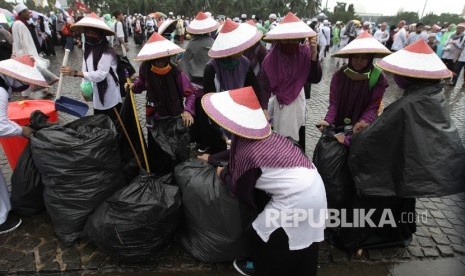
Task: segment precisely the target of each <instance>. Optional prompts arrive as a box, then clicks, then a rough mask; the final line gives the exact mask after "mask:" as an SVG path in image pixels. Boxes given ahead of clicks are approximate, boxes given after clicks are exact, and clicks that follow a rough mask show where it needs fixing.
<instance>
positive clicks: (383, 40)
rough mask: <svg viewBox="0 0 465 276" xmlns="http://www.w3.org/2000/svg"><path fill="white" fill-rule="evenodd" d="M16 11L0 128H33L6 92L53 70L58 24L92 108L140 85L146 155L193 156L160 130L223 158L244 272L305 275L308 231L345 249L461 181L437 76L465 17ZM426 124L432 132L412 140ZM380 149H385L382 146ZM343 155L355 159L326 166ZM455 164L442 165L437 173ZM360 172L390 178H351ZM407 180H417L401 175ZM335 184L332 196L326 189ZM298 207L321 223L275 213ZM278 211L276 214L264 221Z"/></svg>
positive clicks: (208, 157) (10, 220)
mask: <svg viewBox="0 0 465 276" xmlns="http://www.w3.org/2000/svg"><path fill="white" fill-rule="evenodd" d="M15 11H16V13H17V18H16V20H15V22H14V24H13V26H12V28H11V31H12V40H11V39H9V40H8V41H9V43H11V42H12V53H11V55H9V56H8V55H6V56H4V60H3V61H0V81H1V82H0V96H1V98H0V126H1V127H0V136H2V137H6V136H13V135H23V136H25V137H28V136H30V135H34V134H32V130H31V129H30V128H29V127H20V126H18V125H17V124H16V123H14V122H12V121H10V120H8V118H7V116H6V108H7V105H8V98H9V97H10V96H11V93H12V92H13V91H24V90H26V89H27V87H28V86H30V87H31V88H29V89H30V90H31V93H37V91H42V90H43V89H46V87H48V86H49V85H52V84H53V83H54V82H56V79H55V78H54V77H53V76H54V75H53V74H52V75H53V76H50V75H47V72H46V67H47V66H46V65H42V66H39V65H38V64H39V63H40V62H41V60H43V57H42V56H43V55H55V51H54V46H55V45H59V44H60V43H59V42H58V41H59V40H60V38H61V39H62V42H61V45H62V46H63V47H66V48H68V49H71V48H72V47H73V45H75V44H78V45H80V47H81V48H82V49H83V60H82V66H81V67H80V68H79V69H75V68H72V67H68V66H62V67H61V70H60V73H61V74H63V75H66V76H71V77H76V78H82V83H83V84H84V83H86V85H87V86H89V87H91V93H90V94H91V100H92V104H93V107H94V109H93V110H94V114H95V115H97V114H104V115H107V116H108V117H110V118H111V119H112V121H114V122H115V124H117V113H118V112H119V111H120V110H121V106H122V103H123V102H124V100H125V98H126V95H127V94H126V93H130V92H134V93H136V94H140V93H142V92H144V91H146V112H145V115H146V126H145V127H146V128H147V132H148V138H147V147H148V151H147V152H148V157H149V158H148V163H149V167H148V168H147V170H149V171H150V172H152V173H154V174H156V175H160V176H162V175H165V174H168V173H172V172H173V170H174V168H175V167H176V166H177V165H178V164H180V163H182V162H184V161H186V160H187V159H188V156H189V153H187V154H185V152H182V153H180V152H179V151H177V152H176V154H175V156H174V157H173V155H170V153H169V152H167V150H166V144H163V143H162V142H161V140H160V139H161V138H160V135H163V136H164V137H165V138H166V137H168V138H166V139H168V140H170V139H171V140H170V141H172V143H178V144H177V147H178V148H181V149H183V150H182V151H185V149H188V148H189V144H191V143H192V144H195V145H196V148H195V150H196V152H197V155H198V158H199V159H201V160H204V161H206V162H209V163H211V164H214V165H215V166H218V164H222V165H220V166H218V167H217V169H216V172H217V176H218V177H219V178H220V179H221V181H222V183H224V185H225V186H226V187H228V189H229V191H230V193H231V194H232V195H234V196H235V197H237V198H238V199H240V200H243V201H244V202H246V203H247V205H248V206H249V208H251V209H253V210H254V211H255V212H256V214H257V216H256V218H255V219H254V221H253V223H251V225H250V227H249V229H250V231H248V232H247V233H245V234H244V235H247V236H248V237H249V240H250V244H249V245H250V247H252V249H251V251H250V252H252V253H251V255H250V256H236V257H237V259H236V260H235V261H234V267H235V268H236V269H237V270H238V271H239V272H240V273H241V274H242V275H316V273H317V262H318V244H319V243H320V242H321V241H323V240H325V239H326V240H327V241H328V242H330V243H334V244H335V245H336V246H338V247H341V248H343V249H345V250H348V251H350V252H351V253H354V254H356V255H363V250H364V249H366V248H374V247H375V248H376V247H386V246H406V245H408V244H409V243H410V242H411V241H412V235H413V233H415V230H416V228H415V222H412V221H402V220H401V219H400V218H401V216H403V214H412V215H415V198H416V197H421V196H442V195H446V194H444V193H445V192H446V191H447V193H448V194H451V193H457V192H460V191H463V182H464V181H465V175H464V173H463V172H465V167H464V166H465V162H464V161H465V150H464V147H463V144H462V143H461V142H460V138H459V136H458V132H457V130H456V129H455V127H454V124H453V123H452V122H451V120H450V117H449V115H448V113H447V110H446V108H445V107H444V106H443V99H444V94H443V91H442V88H443V86H444V85H448V86H455V84H456V82H457V78H458V76H459V74H460V71H461V69H462V68H463V67H464V65H465V50H464V48H465V47H464V45H465V41H464V39H463V37H464V29H465V23H463V22H458V24H457V25H455V24H450V25H448V26H447V27H445V28H446V29H447V31H441V30H442V28H441V27H439V26H437V25H434V26H432V27H429V26H424V24H422V23H420V22H417V23H416V24H411V25H407V24H406V22H405V21H400V22H399V23H398V25H397V26H391V27H390V28H389V29H388V24H387V23H386V22H384V23H381V24H379V25H377V26H376V27H375V28H372V26H371V24H370V23H368V22H365V23H361V22H360V21H357V20H351V21H350V22H348V23H347V24H343V23H342V22H340V21H338V22H336V23H335V24H334V26H331V23H330V22H329V21H328V20H321V22H320V21H318V20H317V19H316V18H314V19H310V20H308V21H307V22H304V21H303V20H301V19H299V18H298V17H297V16H296V15H294V14H292V13H288V14H287V15H286V16H284V17H283V18H278V17H277V16H276V14H270V15H269V18H268V20H266V21H263V20H260V18H258V17H257V16H255V15H252V16H251V18H250V19H249V18H248V16H247V15H246V14H242V15H241V16H240V17H237V18H233V19H230V18H227V17H224V16H219V17H217V18H216V19H215V17H214V16H212V15H211V14H209V13H204V12H199V13H198V14H197V15H196V17H194V18H185V17H183V16H177V17H174V15H173V14H172V13H169V14H168V15H165V14H163V13H160V12H157V13H152V14H149V15H147V16H142V15H141V14H134V15H123V13H122V12H120V11H115V12H114V13H113V14H112V15H104V16H102V17H100V16H98V15H97V14H95V13H91V14H89V15H87V16H85V17H84V16H83V17H81V18H76V22H74V21H75V20H74V19H72V18H67V19H64V18H63V14H60V15H58V16H55V15H54V14H51V15H50V17H49V18H45V17H42V16H39V17H38V18H37V20H36V22H35V23H32V24H31V23H30V21H29V20H30V13H29V10H28V9H27V7H26V6H25V5H24V4H19V5H17V6H16V7H15ZM278 21H279V22H278ZM60 22H61V24H62V25H63V26H61V27H60ZM0 34H2V35H4V31H2V32H1V33H0ZM6 36H7V35H6ZM131 36H132V37H133V39H134V42H135V44H138V45H143V47H142V48H141V50H140V52H139V53H138V54H137V56H136V60H137V61H140V62H141V64H140V66H139V70H138V76H133V77H132V80H133V81H132V83H126V81H125V80H124V79H122V77H121V76H120V75H118V66H119V60H120V58H121V57H124V56H126V53H127V51H129V47H128V43H130V42H129V38H130V37H131ZM63 38H64V40H63ZM331 45H332V46H333V47H332V48H331V49H330V46H331ZM184 48H185V49H184ZM42 54H43V55H42ZM328 54H334V57H335V58H338V59H339V58H340V59H342V61H343V62H342V66H341V67H339V66H338V69H337V71H336V72H335V73H334V75H333V76H332V78H331V83H330V85H329V90H330V91H329V105H328V112H327V114H326V116H325V117H324V118H321V121H320V122H319V123H318V124H317V127H318V128H319V130H320V131H321V132H322V134H323V136H322V138H321V139H320V141H319V142H318V144H317V148H316V149H315V152H318V153H319V156H318V158H317V157H315V160H314V162H312V159H311V158H309V157H308V156H307V155H306V154H305V149H306V143H305V139H306V135H305V133H306V131H305V125H306V121H307V111H306V108H307V105H306V99H308V98H309V97H310V91H311V85H312V84H317V83H320V82H321V79H322V74H323V73H322V68H321V62H322V61H323V60H324V58H325V57H326V56H327V55H328ZM420 59H425V60H427V62H421V61H420ZM334 61H335V62H336V60H334ZM338 62H339V61H338ZM34 63H35V64H36V66H34ZM13 65H14V66H13ZM41 68H42V69H41ZM385 72H388V73H392V74H393V75H394V80H395V82H396V84H397V85H398V86H399V87H401V88H402V89H405V92H404V95H403V97H402V98H401V99H399V100H398V101H397V102H395V103H394V104H392V105H391V106H389V107H388V108H386V109H384V110H383V107H382V105H381V101H382V99H383V95H384V93H385V91H386V88H387V87H388V85H389V84H388V78H387V77H386V75H385ZM48 73H50V72H48ZM50 74H51V73H50ZM443 80H445V81H443ZM81 86H83V85H81ZM121 87H124V89H120V88H121ZM45 91H46V90H45ZM121 91H123V92H121ZM310 108H312V107H310ZM430 110H435V112H429V111H430ZM399 114H401V115H399ZM399 116H400V117H401V118H399ZM425 122H434V123H425ZM392 132H395V134H392V135H391V136H390V135H389V133H392ZM179 137H183V138H182V139H180V138H179ZM186 137H187V139H185V138H186ZM323 137H325V138H323ZM328 137H329V138H328ZM425 137H428V139H430V141H434V142H432V143H431V144H429V145H428V146H426V147H422V146H420V145H421V144H423V143H424V141H423V139H425ZM173 141H175V142H173ZM327 141H329V142H330V143H328V144H325V143H326V142H327ZM457 141H458V142H457ZM413 145H415V146H413ZM441 145H448V149H447V150H444V149H443V148H442V146H441ZM386 148H387V149H389V151H388V152H387V153H386V154H377V153H378V152H382V151H383V149H386ZM334 150H336V151H339V152H345V154H343V155H341V156H339V157H338V158H340V160H339V161H340V162H339V163H340V165H337V166H335V165H334V163H335V162H326V163H325V162H323V161H322V160H324V158H322V156H323V157H324V156H328V155H329V154H330V151H334ZM438 152H441V153H442V154H437V153H438ZM399 160H400V161H399ZM431 160H434V163H435V164H436V165H432V164H431V163H432V161H431ZM330 161H334V160H330ZM224 164H227V165H224ZM373 164H375V165H373ZM382 166H384V167H382ZM343 167H350V173H348V174H346V176H344V177H345V179H342V180H337V181H335V182H334V181H332V179H334V175H335V174H339V171H340V170H342V169H343ZM374 167H376V169H373V168H374ZM328 171H329V173H325V172H328ZM450 171H454V172H455V174H454V175H453V177H452V176H451V175H446V174H447V172H450ZM460 172H462V173H460ZM380 174H382V176H380ZM428 176H429V177H428ZM380 178H382V179H380ZM367 179H369V181H372V182H370V183H376V185H378V186H379V187H383V188H384V189H385V190H386V191H385V192H384V193H378V194H376V193H374V194H370V191H371V190H369V189H367V190H360V183H363V182H364V181H367ZM0 181H2V183H1V185H0V193H1V194H0V199H1V202H0V233H6V232H9V231H12V230H14V229H15V228H17V227H18V226H19V225H20V224H21V220H20V219H19V218H18V217H17V216H15V215H14V213H13V212H9V211H10V209H11V206H10V205H9V199H8V191H7V188H6V185H5V183H4V180H3V177H1V178H0ZM341 181H342V182H341ZM421 181H423V182H421ZM418 182H421V183H422V185H418V187H421V188H418V187H417V188H412V187H414V186H415V185H413V184H412V183H418ZM332 185H334V186H338V185H339V186H342V185H345V186H344V187H341V189H342V190H343V191H344V194H343V195H340V194H334V188H335V187H333V186H332ZM407 187H408V188H410V189H409V190H408V191H407V192H405V193H402V192H400V191H403V189H407ZM429 187H434V188H432V189H428V188H429ZM438 187H445V188H444V189H440V188H438ZM457 187H458V188H457ZM357 189H359V190H357ZM431 191H437V192H436V194H431ZM363 194H368V195H371V196H372V197H363V196H362V195H363ZM337 196H342V197H343V200H338V201H337V200H333V199H334V198H336V197H337ZM373 196H374V197H373ZM328 209H337V210H343V209H346V210H356V209H357V210H360V209H364V210H369V209H375V210H376V214H377V219H378V220H379V219H380V218H379V217H380V216H381V215H380V214H378V213H381V212H383V210H390V211H391V212H392V213H393V216H394V217H395V218H396V223H398V225H395V226H392V225H391V227H388V226H386V227H373V226H367V227H366V228H356V227H355V228H354V227H353V228H342V227H330V228H327V229H326V230H325V228H326V227H325V220H326V219H327V218H328ZM301 210H307V211H308V210H311V211H313V212H312V214H313V217H312V218H311V220H313V221H320V223H319V224H318V223H317V224H309V223H308V222H307V221H303V220H295V221H294V224H292V226H289V224H287V223H286V220H285V219H286V218H294V219H295V218H296V217H297V216H299V214H300V215H301V213H299V212H300V211H301ZM273 212H274V213H277V214H279V215H278V219H277V220H275V222H277V223H274V224H273V223H271V225H270V223H269V219H270V216H269V214H270V213H273ZM309 219H310V218H309ZM321 222H322V223H321ZM226 250H227V249H226Z"/></svg>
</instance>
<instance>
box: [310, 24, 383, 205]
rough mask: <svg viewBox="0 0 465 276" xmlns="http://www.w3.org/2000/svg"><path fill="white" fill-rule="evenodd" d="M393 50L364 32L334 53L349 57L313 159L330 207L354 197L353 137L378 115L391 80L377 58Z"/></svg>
mask: <svg viewBox="0 0 465 276" xmlns="http://www.w3.org/2000/svg"><path fill="white" fill-rule="evenodd" d="M390 53H391V52H390V51H389V50H388V49H387V48H386V47H385V46H384V45H382V44H381V43H380V42H378V41H377V40H376V39H374V38H373V37H372V36H371V35H370V34H369V33H366V32H364V33H362V34H361V35H359V36H358V37H357V38H356V39H354V40H353V41H352V42H351V43H349V44H348V45H347V46H345V47H344V48H343V49H341V50H340V51H339V52H337V53H336V54H335V55H334V56H336V57H341V58H348V59H349V64H348V65H346V66H343V67H341V69H339V70H338V71H336V73H334V75H333V77H332V79H331V85H330V95H329V107H328V112H327V114H326V116H325V118H324V120H321V121H320V123H319V124H318V125H317V127H318V128H319V129H320V131H321V132H322V133H323V135H322V137H321V139H320V140H319V141H318V144H317V145H316V147H315V151H314V156H313V162H314V163H315V166H316V167H317V168H318V171H319V172H320V174H321V177H322V178H323V182H324V183H325V187H326V195H327V198H328V207H329V208H336V209H341V208H344V207H345V206H346V205H347V204H348V202H349V201H350V200H351V198H352V195H353V191H354V189H353V181H352V177H351V175H350V172H349V168H348V167H347V158H348V156H349V148H350V138H351V136H352V135H353V133H358V132H360V131H361V130H362V129H363V128H364V127H366V126H367V125H369V124H370V123H372V122H373V121H374V120H375V119H376V117H377V116H378V110H379V107H380V104H381V100H382V98H383V95H384V92H385V91H386V87H387V86H388V84H387V80H386V78H385V77H384V75H383V74H382V73H381V70H380V69H378V68H376V67H374V66H373V59H374V58H375V57H383V56H386V55H388V54H390Z"/></svg>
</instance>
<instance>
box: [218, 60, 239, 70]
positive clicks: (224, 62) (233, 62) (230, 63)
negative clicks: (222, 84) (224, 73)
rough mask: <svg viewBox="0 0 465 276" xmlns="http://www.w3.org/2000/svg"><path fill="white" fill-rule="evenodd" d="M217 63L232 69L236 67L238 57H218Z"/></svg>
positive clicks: (224, 67)
mask: <svg viewBox="0 0 465 276" xmlns="http://www.w3.org/2000/svg"><path fill="white" fill-rule="evenodd" d="M218 64H219V65H220V67H221V68H223V69H227V70H233V69H235V68H237V66H239V59H238V58H224V59H218Z"/></svg>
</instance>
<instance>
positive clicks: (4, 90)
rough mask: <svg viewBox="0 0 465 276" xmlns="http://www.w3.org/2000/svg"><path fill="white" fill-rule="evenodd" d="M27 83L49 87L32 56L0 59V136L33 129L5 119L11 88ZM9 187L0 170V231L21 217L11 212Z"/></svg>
mask: <svg viewBox="0 0 465 276" xmlns="http://www.w3.org/2000/svg"><path fill="white" fill-rule="evenodd" d="M30 84H34V85H36V86H40V87H48V84H47V82H46V81H45V79H44V78H43V77H42V75H41V74H40V72H39V71H38V70H37V69H36V68H35V67H34V60H33V59H32V58H31V57H30V56H18V57H15V58H12V59H7V60H3V61H0V137H10V136H19V135H22V136H24V137H29V136H30V135H31V133H32V129H31V128H30V127H27V126H19V125H18V124H17V123H15V122H13V121H10V120H9V119H8V112H7V109H8V99H9V98H10V96H11V94H12V92H19V91H22V90H25V89H26V88H28V86H29V85H30ZM10 210H11V204H10V197H9V193H8V188H7V186H6V183H5V178H4V177H3V174H2V172H1V170H0V234H4V233H8V232H10V231H13V230H15V229H16V228H18V227H19V225H20V224H21V219H20V218H18V217H17V216H15V215H14V214H12V213H9V211H10Z"/></svg>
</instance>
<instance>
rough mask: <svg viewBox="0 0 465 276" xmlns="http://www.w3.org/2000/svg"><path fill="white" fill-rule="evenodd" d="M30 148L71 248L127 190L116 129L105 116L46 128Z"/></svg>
mask: <svg viewBox="0 0 465 276" xmlns="http://www.w3.org/2000/svg"><path fill="white" fill-rule="evenodd" d="M30 144H31V149H32V156H33V160H34V164H35V165H36V167H37V169H38V171H39V172H40V174H41V176H42V182H43V184H44V201H45V207H46V209H47V211H48V214H49V215H50V218H51V220H52V222H53V227H54V231H55V234H56V235H57V237H58V238H59V239H60V240H61V241H62V242H63V244H64V245H66V246H70V245H72V244H73V243H75V242H76V240H77V239H78V237H79V236H80V234H81V232H82V230H83V228H84V225H85V223H86V220H87V218H88V216H89V215H90V214H91V213H92V212H93V211H94V210H95V209H96V208H97V207H98V206H99V205H100V204H101V203H102V202H103V201H104V200H105V199H107V198H108V197H109V196H111V195H112V194H113V193H114V192H115V191H116V190H118V189H119V188H121V187H122V186H124V185H125V181H124V178H123V176H122V173H121V162H120V155H119V150H118V140H117V132H116V129H115V126H114V125H113V123H112V121H111V119H110V118H109V117H107V116H105V115H95V116H88V117H84V118H82V119H79V120H76V121H74V122H71V123H69V124H67V125H65V126H60V125H55V126H51V127H48V128H44V129H41V130H39V131H37V132H35V133H34V134H33V135H31V138H30Z"/></svg>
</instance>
